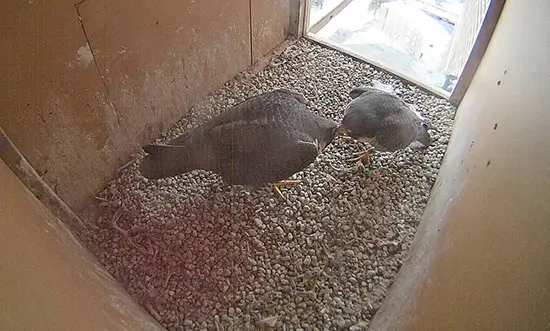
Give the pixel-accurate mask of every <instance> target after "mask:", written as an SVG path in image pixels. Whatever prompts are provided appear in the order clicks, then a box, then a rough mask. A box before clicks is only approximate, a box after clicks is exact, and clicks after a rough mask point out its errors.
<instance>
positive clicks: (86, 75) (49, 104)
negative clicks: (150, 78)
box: [0, 0, 127, 208]
mask: <svg viewBox="0 0 550 331" xmlns="http://www.w3.org/2000/svg"><path fill="white" fill-rule="evenodd" d="M0 44H1V45H2V47H3V51H2V52H0V63H2V66H0V90H1V92H0V107H1V112H0V126H1V127H2V128H3V129H4V131H5V132H6V134H7V135H8V136H9V137H10V138H11V140H12V141H13V142H14V144H15V145H16V146H17V147H18V149H19V150H21V151H22V153H23V154H24V156H25V157H26V158H27V159H28V160H29V162H30V163H31V164H32V166H33V167H34V168H35V169H36V170H37V172H38V173H39V174H41V175H42V177H43V178H44V180H45V181H46V182H47V183H48V185H49V186H50V187H51V188H52V189H54V190H55V191H56V192H57V193H58V194H59V195H60V196H61V198H62V199H63V200H64V201H66V202H67V203H68V204H69V205H70V206H72V207H76V208H78V207H81V206H82V203H83V201H84V197H89V196H90V195H91V194H92V193H93V192H94V191H95V190H97V189H98V188H99V187H100V186H101V185H103V184H104V183H105V180H106V179H107V178H108V177H109V175H111V174H112V172H113V171H114V170H115V169H116V167H117V165H118V164H119V163H120V162H122V160H123V159H124V158H125V157H127V156H126V153H125V152H127V149H126V150H125V149H124V148H122V145H123V144H122V142H121V141H120V139H121V138H120V135H118V134H117V132H120V130H121V128H120V127H119V125H118V123H117V121H116V117H115V112H114V110H113V108H112V107H110V105H109V102H108V99H107V97H106V94H105V90H104V87H103V84H102V82H101V79H100V77H99V75H98V74H97V69H96V67H95V64H94V62H93V57H92V55H91V53H90V50H89V48H88V44H87V41H86V38H85V36H84V34H83V32H82V28H81V25H80V22H79V21H78V17H77V13H76V8H75V6H74V5H73V3H71V2H69V1H56V2H55V3H44V2H41V1H16V0H7V1H5V2H4V3H3V4H2V9H1V11H0ZM117 141H118V144H117V143H116V142H117Z"/></svg>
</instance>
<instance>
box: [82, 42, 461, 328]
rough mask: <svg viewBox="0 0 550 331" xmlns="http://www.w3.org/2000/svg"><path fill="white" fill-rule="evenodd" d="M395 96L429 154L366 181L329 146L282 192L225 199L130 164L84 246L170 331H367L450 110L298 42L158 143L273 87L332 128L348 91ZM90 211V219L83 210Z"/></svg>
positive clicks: (205, 180)
mask: <svg viewBox="0 0 550 331" xmlns="http://www.w3.org/2000/svg"><path fill="white" fill-rule="evenodd" d="M373 79H376V80H379V81H381V82H382V83H385V84H391V85H392V86H393V87H394V89H395V90H396V92H397V94H398V95H400V96H401V97H402V98H403V99H404V100H405V101H406V102H408V103H410V104H413V105H415V106H416V109H417V110H418V111H419V112H420V113H422V114H423V115H424V116H426V117H427V118H428V119H429V120H430V122H431V123H432V125H433V126H434V127H435V128H437V129H438V131H439V132H437V133H436V134H435V135H434V143H433V144H432V146H430V147H429V148H428V149H426V150H419V151H413V150H412V149H410V148H408V149H406V150H402V151H399V152H396V153H395V154H393V155H391V154H389V153H380V152H377V153H376V154H375V155H374V163H373V166H372V169H373V170H372V171H371V172H370V173H369V174H368V175H365V174H363V173H362V172H361V171H359V170H358V169H357V168H356V167H355V166H354V165H353V164H352V163H349V162H348V161H347V160H348V159H349V158H350V157H351V156H352V153H353V152H354V151H357V150H358V149H359V147H360V146H359V145H358V144H356V143H350V142H345V141H343V140H341V139H338V138H337V139H336V140H335V141H334V142H333V144H331V145H330V146H329V147H328V148H327V149H326V150H325V152H324V153H323V155H321V156H319V157H318V159H317V161H316V162H315V163H314V164H313V165H311V166H309V167H308V168H307V169H305V170H304V171H302V172H300V173H298V174H296V175H295V176H294V178H297V179H300V180H302V184H301V185H300V186H298V187H290V188H283V189H282V190H283V193H284V194H285V195H286V196H287V199H288V200H287V201H282V200H280V199H279V198H278V197H277V196H276V195H275V194H274V193H273V190H272V188H271V187H263V188H259V189H250V188H245V187H242V186H234V187H229V186H226V185H224V184H223V183H222V181H221V179H220V178H219V177H218V176H217V175H214V174H212V173H209V172H205V171H193V172H191V173H188V174H184V175H181V176H177V177H173V178H167V179H162V180H158V181H155V180H147V179H145V178H144V177H142V176H141V175H140V174H139V172H138V169H137V168H138V167H137V166H138V163H139V161H138V160H139V159H140V158H141V156H137V160H136V161H137V162H134V163H130V164H129V165H128V166H127V167H125V168H124V169H122V170H121V171H119V173H118V174H117V175H116V178H115V179H114V180H112V181H111V182H110V183H109V185H108V186H107V187H106V188H105V190H104V191H102V192H100V193H98V197H97V205H98V206H97V211H96V215H95V216H94V218H93V222H94V223H95V224H96V225H97V227H95V228H93V227H92V228H90V229H87V230H84V231H82V232H81V233H79V237H80V238H81V240H82V241H83V242H84V243H85V245H86V246H87V247H88V248H89V249H90V250H91V251H92V252H93V253H94V254H95V255H96V256H97V257H98V259H99V260H100V261H101V263H103V264H104V265H105V266H106V268H107V269H108V271H109V272H110V273H111V274H112V275H113V276H114V277H115V278H116V279H118V280H119V281H120V282H121V283H122V284H123V286H124V287H125V288H126V289H127V291H128V292H129V293H130V294H131V295H132V296H133V297H134V298H135V299H136V300H138V301H139V302H140V303H141V304H142V305H143V306H144V307H145V308H146V309H147V310H148V311H149V312H150V313H151V314H152V315H153V316H154V317H155V318H156V319H158V320H159V321H160V322H161V323H162V324H163V325H164V326H165V327H166V328H167V329H169V330H257V329H277V330H366V329H367V328H368V325H369V322H370V320H371V319H372V316H373V315H374V313H375V312H376V311H377V309H378V307H379V305H380V303H381V301H382V300H383V298H384V296H385V293H386V290H387V289H388V287H389V286H390V285H391V283H392V281H393V279H394V277H395V275H396V273H397V272H398V270H399V268H400V267H401V264H402V261H403V259H404V258H405V256H406V254H407V250H408V249H409V246H410V242H411V240H412V239H413V236H414V233H415V230H416V226H417V224H418V222H419V221H420V218H421V216H422V212H423V210H424V207H425V205H426V202H427V200H428V196H429V193H430V189H431V187H432V185H433V183H434V181H435V178H436V176H437V172H438V170H439V166H440V163H441V160H442V158H443V154H444V152H445V149H446V146H447V143H448V140H449V136H450V132H451V129H452V123H453V117H454V113H455V109H454V107H452V106H451V105H450V104H449V103H448V102H447V101H445V100H443V99H440V98H437V97H434V96H431V95H428V94H426V93H425V92H423V91H422V90H420V89H419V88H416V87H414V86H413V85H410V84H408V83H404V82H402V81H401V80H399V79H397V78H395V77H393V76H391V75H389V74H386V73H383V72H380V71H377V70H375V69H374V68H372V67H370V66H369V65H367V64H365V63H362V62H359V61H356V60H354V59H352V58H350V57H348V56H345V55H342V54H339V53H338V52H336V51H333V50H329V49H326V48H324V47H321V46H318V45H316V44H314V43H311V42H309V41H307V40H299V41H298V42H297V43H296V44H294V45H292V46H290V47H289V48H287V49H286V50H285V51H284V52H283V53H282V54H281V55H280V56H277V57H276V58H274V59H273V60H272V61H271V63H270V64H269V65H268V66H267V67H266V68H265V69H263V70H262V71H260V72H257V73H250V72H245V73H242V74H240V75H239V76H238V77H236V78H235V79H234V80H232V81H230V82H228V83H227V84H225V86H224V87H222V88H221V89H219V90H218V91H216V92H214V93H213V94H212V95H210V96H209V97H208V98H206V100H204V101H203V102H201V104H199V105H197V106H196V107H194V108H193V109H192V110H191V111H190V112H189V113H188V114H187V115H186V116H185V117H184V118H182V119H181V120H180V121H179V122H178V123H177V124H175V125H174V127H173V128H172V129H171V130H170V132H169V133H168V134H167V135H166V136H164V137H161V138H159V140H158V141H165V140H166V139H169V138H172V137H175V136H177V135H179V134H181V133H182V132H184V131H185V130H188V129H190V128H193V127H195V126H197V125H198V124H200V123H201V122H203V121H205V120H206V119H208V118H210V117H211V116H213V115H215V114H218V113H219V112H221V111H223V110H224V109H225V108H226V107H228V106H230V105H232V104H235V103H237V102H240V101H242V100H244V98H246V97H249V96H252V95H255V94H258V93H260V92H263V91H268V90H271V89H274V88H278V87H286V88H291V89H293V90H296V91H299V92H301V93H303V94H304V96H305V97H306V98H307V99H308V100H309V101H310V102H311V104H310V106H309V107H310V109H311V110H312V111H314V112H317V113H319V114H322V115H324V116H327V117H330V118H333V119H335V120H337V121H340V120H341V119H342V116H343V110H344V107H345V105H346V104H347V103H348V102H349V101H350V98H349V96H348V93H349V91H350V90H351V89H352V88H353V87H356V86H359V85H371V84H370V82H371V80H373ZM90 208H92V209H93V208H94V207H93V204H91V207H90Z"/></svg>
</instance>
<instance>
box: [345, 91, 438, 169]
mask: <svg viewBox="0 0 550 331" xmlns="http://www.w3.org/2000/svg"><path fill="white" fill-rule="evenodd" d="M375 86H376V83H375ZM350 97H351V98H352V99H353V100H352V101H351V102H350V103H349V104H348V106H347V107H346V109H345V111H344V119H343V120H342V123H341V125H340V127H339V128H338V129H337V132H338V133H340V134H342V135H344V136H347V137H348V139H352V140H356V141H360V142H367V143H369V144H370V145H371V146H372V147H374V149H376V150H378V151H383V152H384V151H388V152H395V151H397V150H400V149H403V148H405V147H407V146H409V145H410V144H411V143H413V142H415V141H416V142H419V143H421V144H422V145H424V146H428V145H430V143H431V137H430V134H429V132H428V131H429V129H430V125H429V123H428V121H427V120H426V119H424V118H423V117H422V116H421V115H420V114H419V113H418V112H416V111H414V110H412V109H411V108H410V107H409V106H408V105H407V104H406V103H405V102H404V101H403V100H401V98H399V97H398V96H397V95H395V94H394V93H392V92H390V91H389V90H388V88H387V85H386V86H382V84H379V83H378V86H377V87H357V88H355V89H353V90H352V91H351V92H350ZM372 153H373V151H372V149H371V150H368V151H367V150H364V151H362V152H359V153H355V156H357V157H356V158H355V159H353V160H352V161H358V162H360V163H361V164H363V165H366V166H368V165H370V163H371V161H372Z"/></svg>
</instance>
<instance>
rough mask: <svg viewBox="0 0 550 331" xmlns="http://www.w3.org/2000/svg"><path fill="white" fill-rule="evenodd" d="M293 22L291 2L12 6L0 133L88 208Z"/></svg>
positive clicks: (2, 32) (6, 20)
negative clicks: (137, 155) (136, 157)
mask: <svg viewBox="0 0 550 331" xmlns="http://www.w3.org/2000/svg"><path fill="white" fill-rule="evenodd" d="M251 14H252V15H253V17H252V18H251V16H250V15H251ZM289 17H290V13H289V3H288V1H284V0H281V1H258V2H256V1H251V0H237V1H217V0H201V1H194V0H160V1H150V0H132V1H130V0H120V1H107V0H85V1H82V2H77V1H67V0H60V1H55V2H44V1H35V0H33V1H15V0H8V1H6V3H4V4H3V6H2V11H0V19H1V22H0V38H1V39H0V44H1V45H2V47H3V48H4V49H3V51H2V52H0V63H2V66H1V67H0V77H1V80H0V87H1V92H0V106H1V109H2V110H1V113H0V127H2V128H3V129H4V131H5V132H6V133H7V135H8V136H9V137H10V138H11V140H12V141H13V142H14V144H15V145H16V146H17V148H18V149H19V150H20V151H21V152H22V153H23V155H24V156H25V157H26V158H27V159H28V160H29V161H30V163H31V164H32V166H33V167H34V168H35V169H36V170H37V171H38V173H39V174H40V175H41V176H42V177H43V178H44V180H45V181H46V182H47V183H48V185H50V186H51V187H52V188H53V189H54V190H55V191H56V192H57V194H58V195H59V196H60V197H61V198H62V200H64V201H65V202H66V203H67V204H68V205H69V206H70V207H71V208H73V209H74V210H76V211H80V210H82V208H83V207H84V205H85V202H86V201H88V199H90V198H91V197H92V196H93V194H95V193H96V192H97V191H98V190H99V189H100V188H102V187H103V186H104V185H105V183H106V182H107V181H108V180H109V179H110V178H111V176H112V175H113V174H114V172H115V171H116V169H117V168H118V167H119V166H121V165H122V164H124V163H125V162H126V161H127V160H128V158H129V156H130V154H131V153H134V152H137V151H138V150H139V148H140V146H141V145H143V144H144V143H146V142H148V141H150V140H152V139H153V138H155V137H156V136H158V135H159V133H160V132H162V131H164V130H166V129H167V128H168V127H169V126H170V125H171V124H172V123H173V122H175V121H176V120H177V119H179V118H180V117H181V116H183V115H184V114H185V112H186V111H187V110H188V109H189V108H190V107H191V106H193V105H194V104H195V103H196V102H198V101H199V100H201V99H202V98H204V97H205V96H206V95H207V94H209V93H210V92H212V91H214V90H215V89H217V88H218V87H220V86H221V85H223V84H224V83H225V82H226V81H228V80H229V79H231V78H232V77H234V76H235V75H236V74H237V73H239V72H240V71H242V70H244V69H246V68H247V67H249V66H250V65H251V64H252V63H254V62H255V61H257V60H258V59H259V58H261V57H262V56H264V55H265V54H267V53H268V52H269V51H270V50H272V49H273V48H274V47H276V46H277V45H278V44H279V43H280V42H282V41H283V40H284V39H285V37H286V35H287V32H288V24H289V23H288V22H289Z"/></svg>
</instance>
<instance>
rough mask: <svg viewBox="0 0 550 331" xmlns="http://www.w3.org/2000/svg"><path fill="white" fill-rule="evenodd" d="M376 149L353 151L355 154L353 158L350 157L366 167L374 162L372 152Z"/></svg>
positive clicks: (360, 165) (352, 160) (361, 166)
mask: <svg viewBox="0 0 550 331" xmlns="http://www.w3.org/2000/svg"><path fill="white" fill-rule="evenodd" d="M373 153H374V151H373V150H372V149H371V150H363V151H360V152H357V153H353V156H355V157H354V158H353V159H350V160H349V161H350V162H355V164H357V165H358V166H359V167H360V168H363V169H364V168H366V167H368V166H370V165H371V164H372V154H373Z"/></svg>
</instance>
